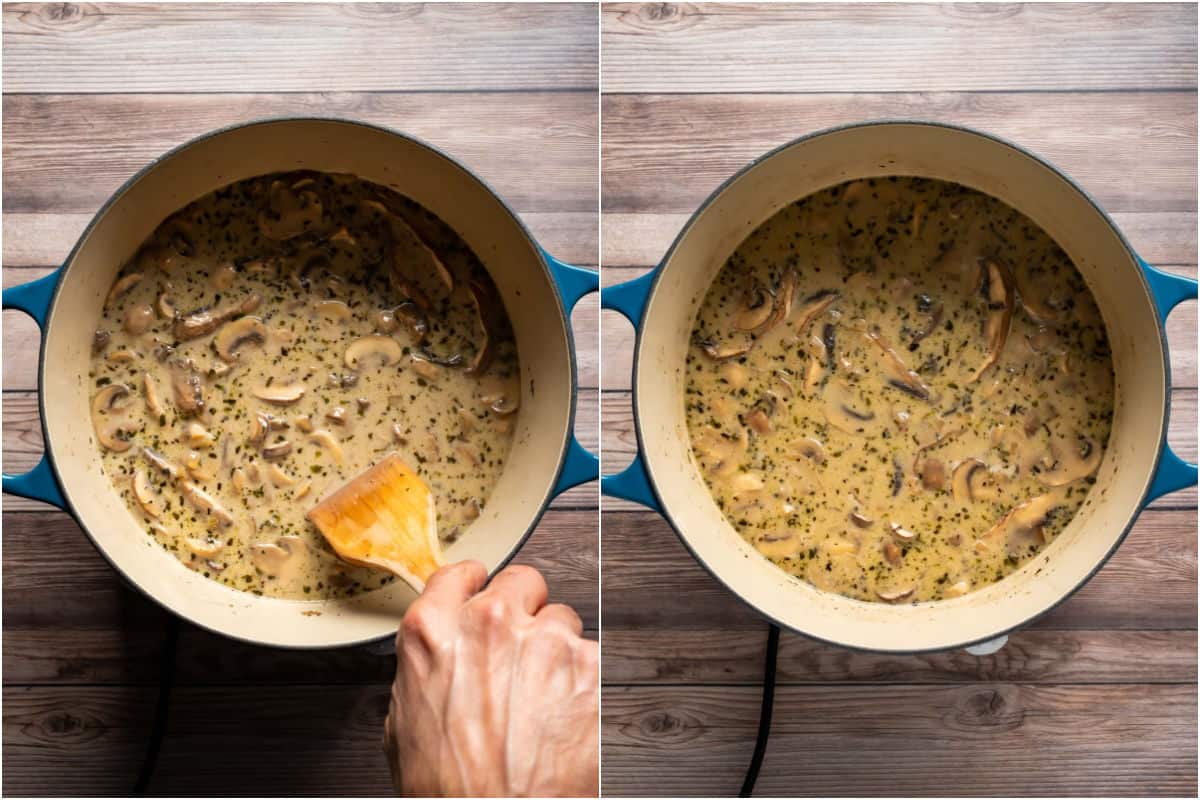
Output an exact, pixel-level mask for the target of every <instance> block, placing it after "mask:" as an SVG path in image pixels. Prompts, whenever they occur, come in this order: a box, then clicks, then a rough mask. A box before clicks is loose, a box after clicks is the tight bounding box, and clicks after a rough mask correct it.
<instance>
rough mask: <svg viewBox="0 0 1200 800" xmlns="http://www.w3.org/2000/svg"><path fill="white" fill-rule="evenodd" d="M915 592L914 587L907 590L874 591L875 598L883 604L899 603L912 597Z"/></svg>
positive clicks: (915, 588)
mask: <svg viewBox="0 0 1200 800" xmlns="http://www.w3.org/2000/svg"><path fill="white" fill-rule="evenodd" d="M915 591H917V587H916V585H915V584H914V585H912V586H909V587H907V588H900V589H890V590H887V591H884V590H881V589H876V590H875V596H876V597H878V598H879V599H880V600H882V601H884V602H885V603H899V602H900V601H901V600H906V599H908V598H909V597H912V595H913V592H915Z"/></svg>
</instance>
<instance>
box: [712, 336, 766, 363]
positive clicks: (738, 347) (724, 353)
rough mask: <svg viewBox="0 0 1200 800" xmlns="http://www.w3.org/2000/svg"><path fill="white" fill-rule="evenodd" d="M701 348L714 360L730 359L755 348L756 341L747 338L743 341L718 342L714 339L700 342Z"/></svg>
mask: <svg viewBox="0 0 1200 800" xmlns="http://www.w3.org/2000/svg"><path fill="white" fill-rule="evenodd" d="M699 344H700V349H701V350H703V351H704V353H705V355H707V356H708V357H709V358H711V359H712V360H713V361H728V360H729V359H731V358H738V357H739V356H744V355H746V354H747V353H749V352H750V351H751V350H753V349H754V342H753V341H751V340H749V339H747V340H745V341H742V342H726V343H724V344H717V343H716V342H712V341H707V340H706V341H703V342H700V343H699Z"/></svg>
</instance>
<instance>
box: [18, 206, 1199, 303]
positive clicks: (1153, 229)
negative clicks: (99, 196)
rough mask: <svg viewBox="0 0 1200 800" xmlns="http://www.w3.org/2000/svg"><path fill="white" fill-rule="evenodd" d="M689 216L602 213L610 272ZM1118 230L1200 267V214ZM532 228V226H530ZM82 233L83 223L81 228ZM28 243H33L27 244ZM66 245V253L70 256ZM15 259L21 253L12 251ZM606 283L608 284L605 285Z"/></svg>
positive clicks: (643, 261) (634, 262)
mask: <svg viewBox="0 0 1200 800" xmlns="http://www.w3.org/2000/svg"><path fill="white" fill-rule="evenodd" d="M9 216H10V215H8V214H5V215H4V224H5V228H4V233H5V238H6V239H7V237H8V235H9V224H10V223H9ZM12 216H13V217H14V218H15V219H16V220H18V221H20V220H23V219H24V218H26V217H27V216H29V217H33V218H35V219H36V218H38V216H37V215H24V214H15V215H12ZM690 216H691V215H690V214H655V213H640V212H637V213H621V212H612V213H606V214H603V215H601V218H600V219H601V221H600V225H601V229H602V231H603V241H604V252H603V253H602V254H601V262H600V263H602V264H603V265H604V268H605V269H608V268H610V267H649V266H652V265H654V264H658V263H659V262H660V261H662V259H663V257H664V256H665V255H666V254H667V249H668V248H669V247H670V246H671V242H673V241H674V240H675V237H676V236H677V235H678V234H679V232H680V231H681V230H682V229H683V226H684V224H685V223H686V222H687V221H688V218H689V217H690ZM1112 217H1113V220H1114V221H1115V222H1116V224H1117V227H1118V228H1119V229H1120V230H1121V232H1122V233H1124V234H1125V238H1127V239H1128V240H1129V243H1130V245H1131V246H1132V247H1133V249H1134V250H1135V251H1137V253H1138V255H1140V256H1141V257H1142V258H1144V259H1146V260H1147V261H1148V262H1150V263H1151V264H1154V265H1155V266H1159V265H1188V264H1191V265H1195V263H1196V213H1195V212H1194V211H1163V212H1153V211H1149V212H1140V211H1127V212H1122V213H1115V214H1113V215H1112ZM19 224H20V222H14V223H13V230H19V229H20V228H18V227H17V226H18V225H19ZM531 224H532V223H531ZM82 229H83V223H80V224H79V228H78V230H82ZM44 236H50V237H56V236H57V233H56V232H55V231H53V230H48V229H40V230H39V238H40V237H44ZM75 238H77V234H76V236H74V237H71V239H70V242H64V244H66V245H67V247H69V245H70V244H72V243H74V241H75ZM26 241H29V240H26ZM38 241H39V239H33V240H32V241H31V244H33V246H35V247H37V246H40V245H38ZM67 247H64V248H63V249H62V252H63V253H66V252H67ZM9 253H10V249H9V245H8V244H7V242H6V243H5V246H4V263H5V264H23V263H26V262H24V261H21V260H19V258H10V255H9ZM13 253H14V256H17V255H19V254H20V251H13ZM59 260H61V259H56V258H52V259H49V260H47V261H30V262H28V263H36V264H43V263H44V264H56V263H58V261H59ZM605 283H606V285H607V284H608V283H609V281H606V282H605Z"/></svg>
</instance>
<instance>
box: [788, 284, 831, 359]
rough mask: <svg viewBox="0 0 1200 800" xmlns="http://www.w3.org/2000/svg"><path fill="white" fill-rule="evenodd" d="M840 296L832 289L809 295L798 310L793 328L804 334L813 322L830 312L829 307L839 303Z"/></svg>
mask: <svg viewBox="0 0 1200 800" xmlns="http://www.w3.org/2000/svg"><path fill="white" fill-rule="evenodd" d="M838 296H839V295H838V292H836V291H834V290H832V289H822V290H821V291H819V292H816V293H814V294H811V295H809V296H808V297H807V298H806V299H805V300H804V302H803V303H802V304H801V305H800V306H799V307H798V308H797V309H796V318H795V319H794V320H793V321H792V327H793V329H794V330H795V331H796V333H797V334H802V333H804V330H805V329H806V328H807V327H808V326H809V324H810V323H812V321H813V320H815V319H816V318H817V317H819V316H821V315H822V314H824V313H825V312H826V311H828V310H829V307H830V306H832V305H833V304H834V302H836V301H837V299H838ZM827 358H832V355H827Z"/></svg>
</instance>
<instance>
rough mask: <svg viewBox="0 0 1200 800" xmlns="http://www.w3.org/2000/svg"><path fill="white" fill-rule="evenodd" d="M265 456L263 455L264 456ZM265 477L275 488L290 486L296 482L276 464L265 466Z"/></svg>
mask: <svg viewBox="0 0 1200 800" xmlns="http://www.w3.org/2000/svg"><path fill="white" fill-rule="evenodd" d="M264 455H265V454H264ZM267 477H268V478H270V479H271V483H273V484H275V485H276V486H291V485H292V484H294V483H295V482H296V479H295V478H293V477H292V476H291V475H288V474H287V473H286V472H284V471H283V470H282V469H281V468H280V466H279V465H278V464H275V463H270V464H267Z"/></svg>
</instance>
